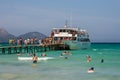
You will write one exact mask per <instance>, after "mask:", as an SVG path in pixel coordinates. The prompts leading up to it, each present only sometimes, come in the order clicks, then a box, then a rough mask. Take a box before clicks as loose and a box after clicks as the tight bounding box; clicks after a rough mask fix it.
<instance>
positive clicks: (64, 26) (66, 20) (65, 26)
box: [64, 20, 67, 28]
mask: <svg viewBox="0 0 120 80" xmlns="http://www.w3.org/2000/svg"><path fill="white" fill-rule="evenodd" d="M64 28H67V20H66V21H65V26H64Z"/></svg>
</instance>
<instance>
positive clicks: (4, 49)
mask: <svg viewBox="0 0 120 80" xmlns="http://www.w3.org/2000/svg"><path fill="white" fill-rule="evenodd" d="M65 49H68V47H67V46H66V45H65V44H62V43H54V44H41V45H40V44H34V45H14V46H0V54H17V53H36V52H43V51H50V50H65Z"/></svg>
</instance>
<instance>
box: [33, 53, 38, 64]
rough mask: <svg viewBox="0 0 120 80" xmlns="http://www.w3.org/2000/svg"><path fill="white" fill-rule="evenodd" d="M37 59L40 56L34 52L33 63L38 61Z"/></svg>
mask: <svg viewBox="0 0 120 80" xmlns="http://www.w3.org/2000/svg"><path fill="white" fill-rule="evenodd" d="M37 61H38V57H37V56H36V55H35V54H33V63H37Z"/></svg>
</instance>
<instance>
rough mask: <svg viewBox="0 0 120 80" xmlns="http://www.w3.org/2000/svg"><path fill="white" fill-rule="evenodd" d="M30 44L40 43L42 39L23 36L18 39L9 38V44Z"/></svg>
mask: <svg viewBox="0 0 120 80" xmlns="http://www.w3.org/2000/svg"><path fill="white" fill-rule="evenodd" d="M30 44H40V40H38V39H37V38H36V37H34V38H28V39H22V38H21V37H20V38H18V39H14V38H10V39H9V45H30Z"/></svg>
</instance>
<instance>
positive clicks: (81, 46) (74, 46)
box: [63, 40, 90, 50]
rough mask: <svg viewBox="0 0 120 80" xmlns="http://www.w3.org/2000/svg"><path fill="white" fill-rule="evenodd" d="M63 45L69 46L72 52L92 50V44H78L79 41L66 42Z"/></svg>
mask: <svg viewBox="0 0 120 80" xmlns="http://www.w3.org/2000/svg"><path fill="white" fill-rule="evenodd" d="M63 44H66V45H68V46H69V49H70V50H75V49H89V48H90V42H78V41H72V40H71V41H70V40H69V41H68V40H66V41H65V40H64V41H63Z"/></svg>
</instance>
